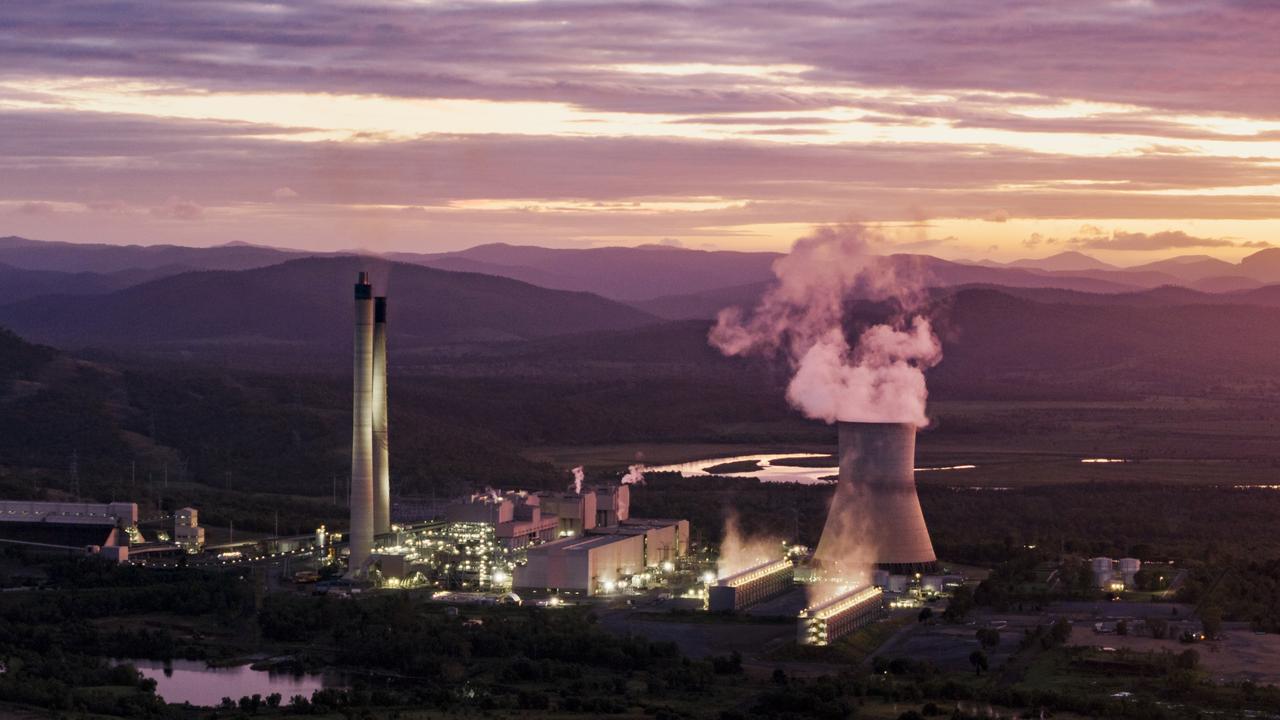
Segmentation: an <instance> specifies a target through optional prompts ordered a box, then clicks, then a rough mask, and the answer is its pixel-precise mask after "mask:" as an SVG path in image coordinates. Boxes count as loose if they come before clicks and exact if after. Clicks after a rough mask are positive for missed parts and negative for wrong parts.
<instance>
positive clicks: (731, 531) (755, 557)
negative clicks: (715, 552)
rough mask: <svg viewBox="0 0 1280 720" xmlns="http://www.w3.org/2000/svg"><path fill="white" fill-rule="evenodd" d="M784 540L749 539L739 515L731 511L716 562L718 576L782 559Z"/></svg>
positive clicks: (726, 575) (725, 521)
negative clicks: (740, 522) (743, 529)
mask: <svg viewBox="0 0 1280 720" xmlns="http://www.w3.org/2000/svg"><path fill="white" fill-rule="evenodd" d="M782 552H783V547H782V539H781V538H777V537H765V536H753V537H748V536H747V535H745V534H744V533H743V532H742V528H741V527H740V525H739V523H738V513H737V512H736V511H735V510H729V513H728V515H726V516H725V519H724V538H723V539H721V540H720V557H719V558H718V559H717V560H716V576H717V577H721V578H725V577H729V576H730V575H734V574H736V573H740V572H742V571H743V570H748V569H750V568H753V567H755V566H756V565H761V564H763V563H766V562H769V561H770V560H777V559H779V558H781V557H782Z"/></svg>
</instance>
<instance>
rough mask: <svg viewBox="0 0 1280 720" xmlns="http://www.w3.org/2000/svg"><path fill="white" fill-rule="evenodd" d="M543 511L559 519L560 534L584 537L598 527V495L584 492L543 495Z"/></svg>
mask: <svg viewBox="0 0 1280 720" xmlns="http://www.w3.org/2000/svg"><path fill="white" fill-rule="evenodd" d="M539 497H540V498H541V502H542V511H543V513H545V514H547V515H555V516H556V517H557V518H559V522H560V526H559V534H560V535H562V536H564V537H571V536H574V535H584V534H586V532H587V531H588V530H592V529H594V528H595V527H596V494H595V493H594V492H584V493H582V494H578V493H574V492H563V493H559V492H558V493H542V494H541V495H540V496H539Z"/></svg>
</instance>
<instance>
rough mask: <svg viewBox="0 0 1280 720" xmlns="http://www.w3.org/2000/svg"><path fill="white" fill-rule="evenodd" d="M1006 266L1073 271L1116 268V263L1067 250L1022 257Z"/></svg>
mask: <svg viewBox="0 0 1280 720" xmlns="http://www.w3.org/2000/svg"><path fill="white" fill-rule="evenodd" d="M1005 265H1006V267H1019V268H1029V269H1032V270H1051V271H1059V270H1065V271H1073V270H1116V269H1118V268H1117V267H1116V266H1115V265H1111V264H1109V263H1104V262H1102V261H1101V260H1098V259H1097V258H1094V257H1090V256H1089V255H1085V254H1084V253H1082V252H1078V251H1076V250H1067V251H1066V252H1060V253H1058V254H1056V255H1050V256H1049V257H1046V258H1039V259H1030V258H1026V259H1022V260H1014V261H1013V262H1011V263H1006V264H1005Z"/></svg>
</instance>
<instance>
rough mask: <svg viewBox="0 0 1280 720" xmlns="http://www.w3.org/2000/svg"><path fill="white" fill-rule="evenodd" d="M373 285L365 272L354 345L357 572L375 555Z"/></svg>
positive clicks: (352, 567)
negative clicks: (372, 554) (372, 553)
mask: <svg viewBox="0 0 1280 720" xmlns="http://www.w3.org/2000/svg"><path fill="white" fill-rule="evenodd" d="M373 318H374V309H373V286H371V285H370V284H369V274H368V273H365V272H362V273H360V276H359V278H358V279H357V281H356V285H355V320H356V322H355V342H354V357H353V359H352V403H351V409H352V416H351V499H350V505H351V540H350V545H349V547H350V551H351V557H350V562H349V565H348V571H349V572H350V573H352V574H355V573H358V572H360V571H361V569H362V568H363V567H364V565H365V564H366V563H367V562H368V560H369V555H370V553H371V552H373Z"/></svg>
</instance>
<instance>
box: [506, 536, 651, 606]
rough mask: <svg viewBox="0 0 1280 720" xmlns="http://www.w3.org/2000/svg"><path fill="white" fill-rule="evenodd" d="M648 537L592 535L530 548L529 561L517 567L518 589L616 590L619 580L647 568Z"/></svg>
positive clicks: (599, 591)
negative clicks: (646, 549)
mask: <svg viewBox="0 0 1280 720" xmlns="http://www.w3.org/2000/svg"><path fill="white" fill-rule="evenodd" d="M644 540H645V538H644V535H643V534H635V535H627V534H620V535H592V536H588V537H585V538H576V537H574V538H565V539H563V540H557V541H555V542H552V543H547V544H545V545H539V546H537V547H533V548H529V550H528V553H527V556H526V564H525V565H523V566H520V567H517V568H516V571H515V578H514V582H513V586H514V589H515V590H516V591H517V592H519V591H520V590H522V589H525V590H555V591H560V592H571V593H581V594H584V595H599V594H602V593H609V592H612V591H613V590H614V589H615V588H616V587H617V583H618V582H619V581H621V580H624V579H625V578H627V577H630V576H631V575H635V574H637V573H639V572H641V571H642V570H644V566H645V565H644V551H645V542H644Z"/></svg>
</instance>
